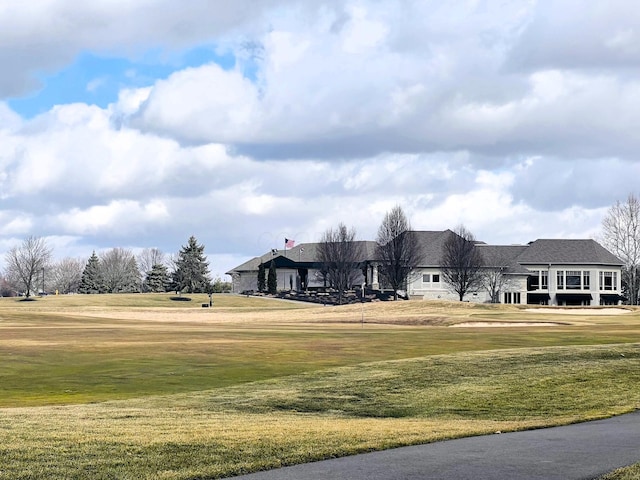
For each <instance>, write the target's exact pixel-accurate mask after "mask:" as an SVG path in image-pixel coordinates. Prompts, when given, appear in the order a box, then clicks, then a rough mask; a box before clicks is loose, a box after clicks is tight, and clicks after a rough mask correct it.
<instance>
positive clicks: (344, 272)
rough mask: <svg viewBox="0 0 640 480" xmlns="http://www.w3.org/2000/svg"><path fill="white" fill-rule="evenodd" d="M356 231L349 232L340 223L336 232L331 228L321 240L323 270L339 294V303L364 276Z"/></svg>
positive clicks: (320, 251)
mask: <svg viewBox="0 0 640 480" xmlns="http://www.w3.org/2000/svg"><path fill="white" fill-rule="evenodd" d="M355 238H356V231H355V229H353V228H352V229H351V230H347V227H346V226H345V225H344V224H343V223H340V224H339V225H338V228H336V229H335V230H334V229H332V228H329V229H328V230H327V231H326V232H324V234H323V235H322V238H321V240H320V245H319V246H318V255H319V258H320V262H321V263H322V264H323V266H322V268H323V269H324V271H326V272H327V281H328V282H329V285H330V286H331V287H332V288H335V289H336V291H337V292H338V303H340V304H341V303H342V300H343V298H344V292H345V291H346V290H347V289H349V288H350V287H351V286H353V285H354V284H355V283H356V282H357V281H358V280H359V279H360V278H361V276H362V259H363V251H362V243H360V242H357V241H356V239H355Z"/></svg>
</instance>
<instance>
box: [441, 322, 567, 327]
mask: <svg viewBox="0 0 640 480" xmlns="http://www.w3.org/2000/svg"><path fill="white" fill-rule="evenodd" d="M561 325H567V324H566V323H558V322H462V323H456V324H454V325H451V326H452V327H559V326H561Z"/></svg>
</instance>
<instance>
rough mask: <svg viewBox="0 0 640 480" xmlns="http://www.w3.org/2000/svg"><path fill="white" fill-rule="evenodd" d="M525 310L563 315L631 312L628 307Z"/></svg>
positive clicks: (527, 310)
mask: <svg viewBox="0 0 640 480" xmlns="http://www.w3.org/2000/svg"><path fill="white" fill-rule="evenodd" d="M525 312H533V313H560V314H563V315H622V314H625V313H631V310H627V309H626V308H572V307H568V308H527V309H526V310H525Z"/></svg>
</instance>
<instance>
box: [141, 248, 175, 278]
mask: <svg viewBox="0 0 640 480" xmlns="http://www.w3.org/2000/svg"><path fill="white" fill-rule="evenodd" d="M166 257H167V256H166V255H165V254H164V252H163V251H162V250H160V249H159V248H145V249H144V250H142V251H141V252H140V253H139V254H138V256H137V257H136V261H137V262H138V268H140V274H141V275H142V276H145V275H146V274H147V273H149V272H150V271H151V269H153V267H154V266H155V265H164V266H167V267H168V265H167V262H166Z"/></svg>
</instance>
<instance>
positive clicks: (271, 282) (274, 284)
mask: <svg viewBox="0 0 640 480" xmlns="http://www.w3.org/2000/svg"><path fill="white" fill-rule="evenodd" d="M267 292H268V293H270V294H271V295H273V294H275V293H278V277H277V273H276V262H274V261H273V260H271V263H270V264H269V273H268V274H267Z"/></svg>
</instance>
